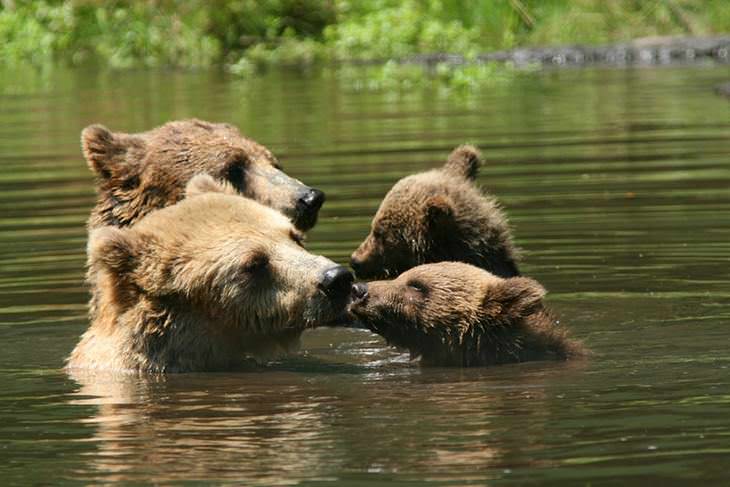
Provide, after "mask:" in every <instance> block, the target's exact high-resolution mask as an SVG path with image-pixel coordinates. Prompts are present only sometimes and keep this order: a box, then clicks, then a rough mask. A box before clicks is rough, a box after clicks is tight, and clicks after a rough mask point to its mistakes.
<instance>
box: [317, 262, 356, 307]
mask: <svg viewBox="0 0 730 487" xmlns="http://www.w3.org/2000/svg"><path fill="white" fill-rule="evenodd" d="M353 280H354V278H353V276H352V273H351V272H350V271H348V270H347V268H346V267H344V266H341V265H338V266H337V267H332V268H331V269H328V270H326V271H325V272H324V273H323V274H322V278H321V279H320V281H319V284H318V286H319V288H320V289H321V290H322V292H324V293H325V294H326V295H327V296H329V297H330V298H333V299H339V298H346V297H348V296H349V295H350V288H351V287H352V281H353Z"/></svg>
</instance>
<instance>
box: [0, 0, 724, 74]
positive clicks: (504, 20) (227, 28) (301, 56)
mask: <svg viewBox="0 0 730 487" xmlns="http://www.w3.org/2000/svg"><path fill="white" fill-rule="evenodd" d="M729 31H730V8H728V2H727V0H704V1H703V0H648V1H643V0H573V1H568V0H473V1H456V0H423V1H416V0H406V1H397V0H370V1H364V0H361V1H352V0H351V1H347V0H263V1H254V0H210V1H206V0H187V1H180V0H177V1H176V0H147V1H142V0H118V1H101V0H45V1H22V0H0V59H2V61H3V64H5V65H6V66H7V65H13V64H18V63H23V64H27V63H31V64H33V65H37V66H51V65H54V64H59V63H62V64H65V65H79V64H86V63H97V64H99V65H103V66H109V67H112V68H129V67H139V66H172V67H208V66H221V67H224V68H226V69H227V70H229V71H231V72H234V73H237V74H242V75H245V74H247V73H250V72H254V71H256V70H257V69H260V68H261V67H264V66H267V65H271V64H278V65H309V64H312V63H315V62H332V61H342V60H346V61H349V60H386V59H393V58H400V57H403V56H408V55H412V54H419V53H438V52H449V53H456V54H463V55H466V56H470V55H474V54H476V53H482V52H488V51H493V50H497V49H508V48H514V47H521V46H534V45H555V44H570V43H585V44H599V43H605V42H611V41H621V40H628V39H631V38H636V37H644V36H655V35H711V34H715V33H721V32H729Z"/></svg>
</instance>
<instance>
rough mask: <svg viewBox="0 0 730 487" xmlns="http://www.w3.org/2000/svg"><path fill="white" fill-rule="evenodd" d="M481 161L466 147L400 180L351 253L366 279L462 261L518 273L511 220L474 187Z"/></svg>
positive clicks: (504, 274)
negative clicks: (439, 164)
mask: <svg viewBox="0 0 730 487" xmlns="http://www.w3.org/2000/svg"><path fill="white" fill-rule="evenodd" d="M480 164H481V157H480V155H479V152H478V151H477V149H476V148H474V147H472V146H461V147H458V148H456V149H455V150H454V151H453V152H452V153H451V155H450V156H449V158H448V160H447V162H446V164H445V165H444V166H443V167H441V168H438V169H433V170H431V171H427V172H424V173H420V174H415V175H412V176H407V177H405V178H403V179H401V180H400V181H398V182H397V183H396V184H395V185H394V186H393V188H391V190H390V191H389V192H388V194H387V195H386V196H385V198H384V200H383V202H382V203H381V205H380V208H378V211H377V213H376V215H375V217H374V218H373V222H372V225H371V231H370V233H369V235H368V236H367V238H366V239H365V240H364V241H363V242H362V244H360V246H359V248H358V249H357V250H356V251H355V252H354V253H353V254H352V262H353V267H354V268H355V269H356V271H357V273H358V277H361V278H363V279H370V278H378V277H381V278H382V277H391V276H397V275H398V274H400V273H401V272H404V271H406V270H408V269H410V268H412V267H415V266H417V265H421V264H426V263H432V262H442V261H459V262H465V263H468V264H472V265H475V266H477V267H481V268H482V269H485V270H488V271H490V272H492V273H494V274H497V275H499V276H502V277H512V276H517V275H519V270H518V267H517V262H518V260H519V251H518V249H517V248H516V246H515V245H514V243H513V241H512V234H511V230H510V227H509V224H508V222H507V217H506V216H505V214H504V212H503V211H502V208H501V206H500V204H499V203H498V202H497V200H496V199H495V198H493V197H492V196H490V195H488V194H485V193H482V192H481V191H480V190H479V189H478V188H477V187H476V186H475V184H474V178H475V177H476V173H477V170H478V167H479V165H480Z"/></svg>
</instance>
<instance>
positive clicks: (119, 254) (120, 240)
mask: <svg viewBox="0 0 730 487" xmlns="http://www.w3.org/2000/svg"><path fill="white" fill-rule="evenodd" d="M137 247H138V246H137V242H136V240H135V239H134V236H133V235H132V234H131V231H130V230H127V229H121V228H116V227H112V226H107V227H100V228H97V229H95V230H92V231H91V233H90V234H89V244H88V248H87V254H88V256H89V266H102V267H103V268H105V269H106V270H108V271H110V272H112V273H114V274H118V275H123V274H126V273H129V272H130V271H132V270H133V269H134V267H135V265H136V260H137Z"/></svg>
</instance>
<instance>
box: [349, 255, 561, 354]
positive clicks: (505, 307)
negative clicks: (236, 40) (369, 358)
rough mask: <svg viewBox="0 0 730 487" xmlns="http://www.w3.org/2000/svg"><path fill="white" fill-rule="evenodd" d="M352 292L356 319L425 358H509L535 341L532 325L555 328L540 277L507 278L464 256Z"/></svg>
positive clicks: (356, 287)
mask: <svg viewBox="0 0 730 487" xmlns="http://www.w3.org/2000/svg"><path fill="white" fill-rule="evenodd" d="M353 295H355V296H358V298H357V299H356V300H354V301H353V303H352V304H351V305H350V312H351V313H352V315H353V316H354V317H355V318H356V319H358V320H359V321H361V322H362V323H363V324H364V325H365V326H366V327H368V328H369V329H370V330H371V331H373V332H375V333H378V334H379V335H381V336H383V337H384V338H385V339H386V340H387V341H388V343H390V344H392V345H395V346H397V347H400V348H405V349H408V350H409V351H410V352H411V354H412V356H421V357H422V361H423V362H424V363H426V364H436V365H458V366H468V365H479V364H482V365H483V364H487V363H500V362H505V361H510V358H518V357H521V356H522V355H521V354H522V350H521V348H522V347H527V346H530V344H532V342H531V341H530V340H532V338H530V337H531V336H532V335H531V332H530V330H529V328H531V327H532V328H534V329H535V330H540V329H543V328H544V329H546V330H549V329H550V328H553V327H552V323H551V322H547V321H548V320H549V317H548V315H547V314H546V313H545V311H544V310H543V297H544V295H545V289H544V288H543V287H542V286H541V285H540V284H539V283H537V282H536V281H534V280H532V279H529V278H526V277H513V278H509V279H503V278H501V277H497V276H495V275H493V274H491V273H489V272H487V271H485V270H483V269H480V268H477V267H474V266H472V265H469V264H464V263H460V262H440V263H436V264H425V265H421V266H417V267H414V268H413V269H410V270H408V271H407V272H405V273H403V274H401V275H400V276H399V277H398V278H397V279H394V280H391V281H373V282H370V283H368V284H367V285H365V284H360V283H358V284H356V285H355V290H354V291H353ZM549 334H550V333H548V335H549ZM550 340H552V338H550ZM541 346H542V345H541ZM514 361H517V360H514Z"/></svg>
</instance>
